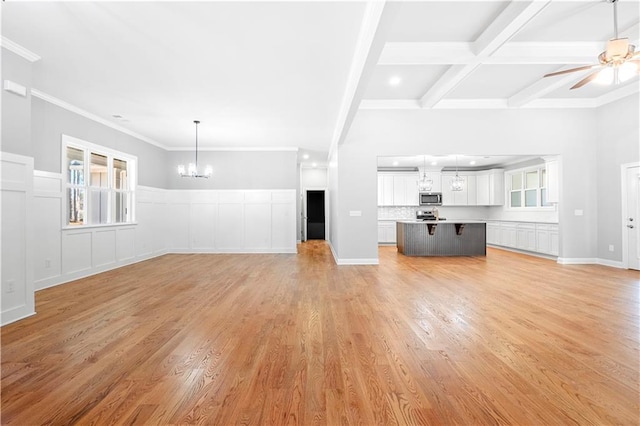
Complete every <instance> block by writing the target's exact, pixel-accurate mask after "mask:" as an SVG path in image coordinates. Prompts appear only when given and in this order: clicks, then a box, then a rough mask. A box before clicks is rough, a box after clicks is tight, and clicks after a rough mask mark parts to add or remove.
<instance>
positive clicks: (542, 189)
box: [505, 165, 553, 209]
mask: <svg viewBox="0 0 640 426" xmlns="http://www.w3.org/2000/svg"><path fill="white" fill-rule="evenodd" d="M505 178H506V181H507V185H506V186H507V197H508V198H507V199H508V202H509V208H512V209H540V208H553V205H552V204H551V203H549V202H548V201H547V184H546V181H547V171H546V168H545V166H544V165H540V166H536V167H529V168H526V169H519V170H513V171H510V172H507V173H505Z"/></svg>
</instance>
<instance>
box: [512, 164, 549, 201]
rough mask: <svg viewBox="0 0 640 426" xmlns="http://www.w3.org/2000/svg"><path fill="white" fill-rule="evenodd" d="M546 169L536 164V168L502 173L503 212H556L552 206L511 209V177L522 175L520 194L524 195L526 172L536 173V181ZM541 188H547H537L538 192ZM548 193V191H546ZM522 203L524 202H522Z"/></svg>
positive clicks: (531, 167) (544, 166) (537, 198)
mask: <svg viewBox="0 0 640 426" xmlns="http://www.w3.org/2000/svg"><path fill="white" fill-rule="evenodd" d="M544 169H546V165H545V164H538V165H536V166H530V167H523V168H521V169H513V170H507V171H505V172H504V188H505V210H507V211H512V212H552V211H555V210H556V205H555V204H552V205H550V206H536V207H525V206H522V207H511V176H512V175H514V174H518V173H520V174H522V187H523V188H522V190H521V191H522V192H523V193H524V191H525V188H524V187H525V186H526V178H525V174H526V173H527V172H531V171H535V170H537V171H538V179H540V176H542V170H544ZM542 188H547V187H546V186H539V187H538V188H537V190H538V191H540V190H541V189H542ZM547 191H548V189H547ZM537 195H538V196H537V197H536V200H537V201H540V197H539V195H540V194H539V193H538V194H537ZM523 201H524V200H523Z"/></svg>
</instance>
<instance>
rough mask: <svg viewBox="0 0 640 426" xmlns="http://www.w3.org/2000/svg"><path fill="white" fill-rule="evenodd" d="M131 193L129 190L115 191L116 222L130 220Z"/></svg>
mask: <svg viewBox="0 0 640 426" xmlns="http://www.w3.org/2000/svg"><path fill="white" fill-rule="evenodd" d="M129 199H130V197H129V194H128V193H127V192H116V193H115V204H114V209H115V212H114V215H113V217H114V218H115V220H114V222H115V223H121V222H129Z"/></svg>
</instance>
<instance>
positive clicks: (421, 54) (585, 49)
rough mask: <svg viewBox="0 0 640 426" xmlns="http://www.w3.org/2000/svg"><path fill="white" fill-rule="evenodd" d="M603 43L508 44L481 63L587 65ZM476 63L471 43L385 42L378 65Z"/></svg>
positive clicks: (596, 55) (594, 58) (603, 45)
mask: <svg viewBox="0 0 640 426" xmlns="http://www.w3.org/2000/svg"><path fill="white" fill-rule="evenodd" d="M604 47H605V43H604V42H564V43H558V42H508V43H505V44H504V45H502V47H500V48H499V49H498V50H497V51H496V52H494V53H493V54H492V55H491V56H489V57H487V58H484V60H483V61H482V62H483V63H485V64H502V65H504V64H526V65H531V64H534V65H535V64H558V63H563V64H587V63H591V62H593V61H595V60H596V58H597V57H598V55H599V54H600V52H602V50H603V49H604ZM477 61H478V57H477V56H476V54H475V53H474V51H473V44H472V43H466V42H460V43H458V42H452V43H428V42H427V43H425V42H419V43H386V44H385V47H384V50H383V51H382V54H381V55H380V60H379V61H378V65H462V64H472V63H475V62H477Z"/></svg>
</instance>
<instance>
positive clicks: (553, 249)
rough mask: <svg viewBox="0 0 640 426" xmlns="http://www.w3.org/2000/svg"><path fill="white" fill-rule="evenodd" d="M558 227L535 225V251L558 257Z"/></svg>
mask: <svg viewBox="0 0 640 426" xmlns="http://www.w3.org/2000/svg"><path fill="white" fill-rule="evenodd" d="M558 245H559V238H558V225H553V224H542V223H538V224H536V251H537V252H540V253H546V254H551V255H553V256H557V255H558V251H559V250H558Z"/></svg>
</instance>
